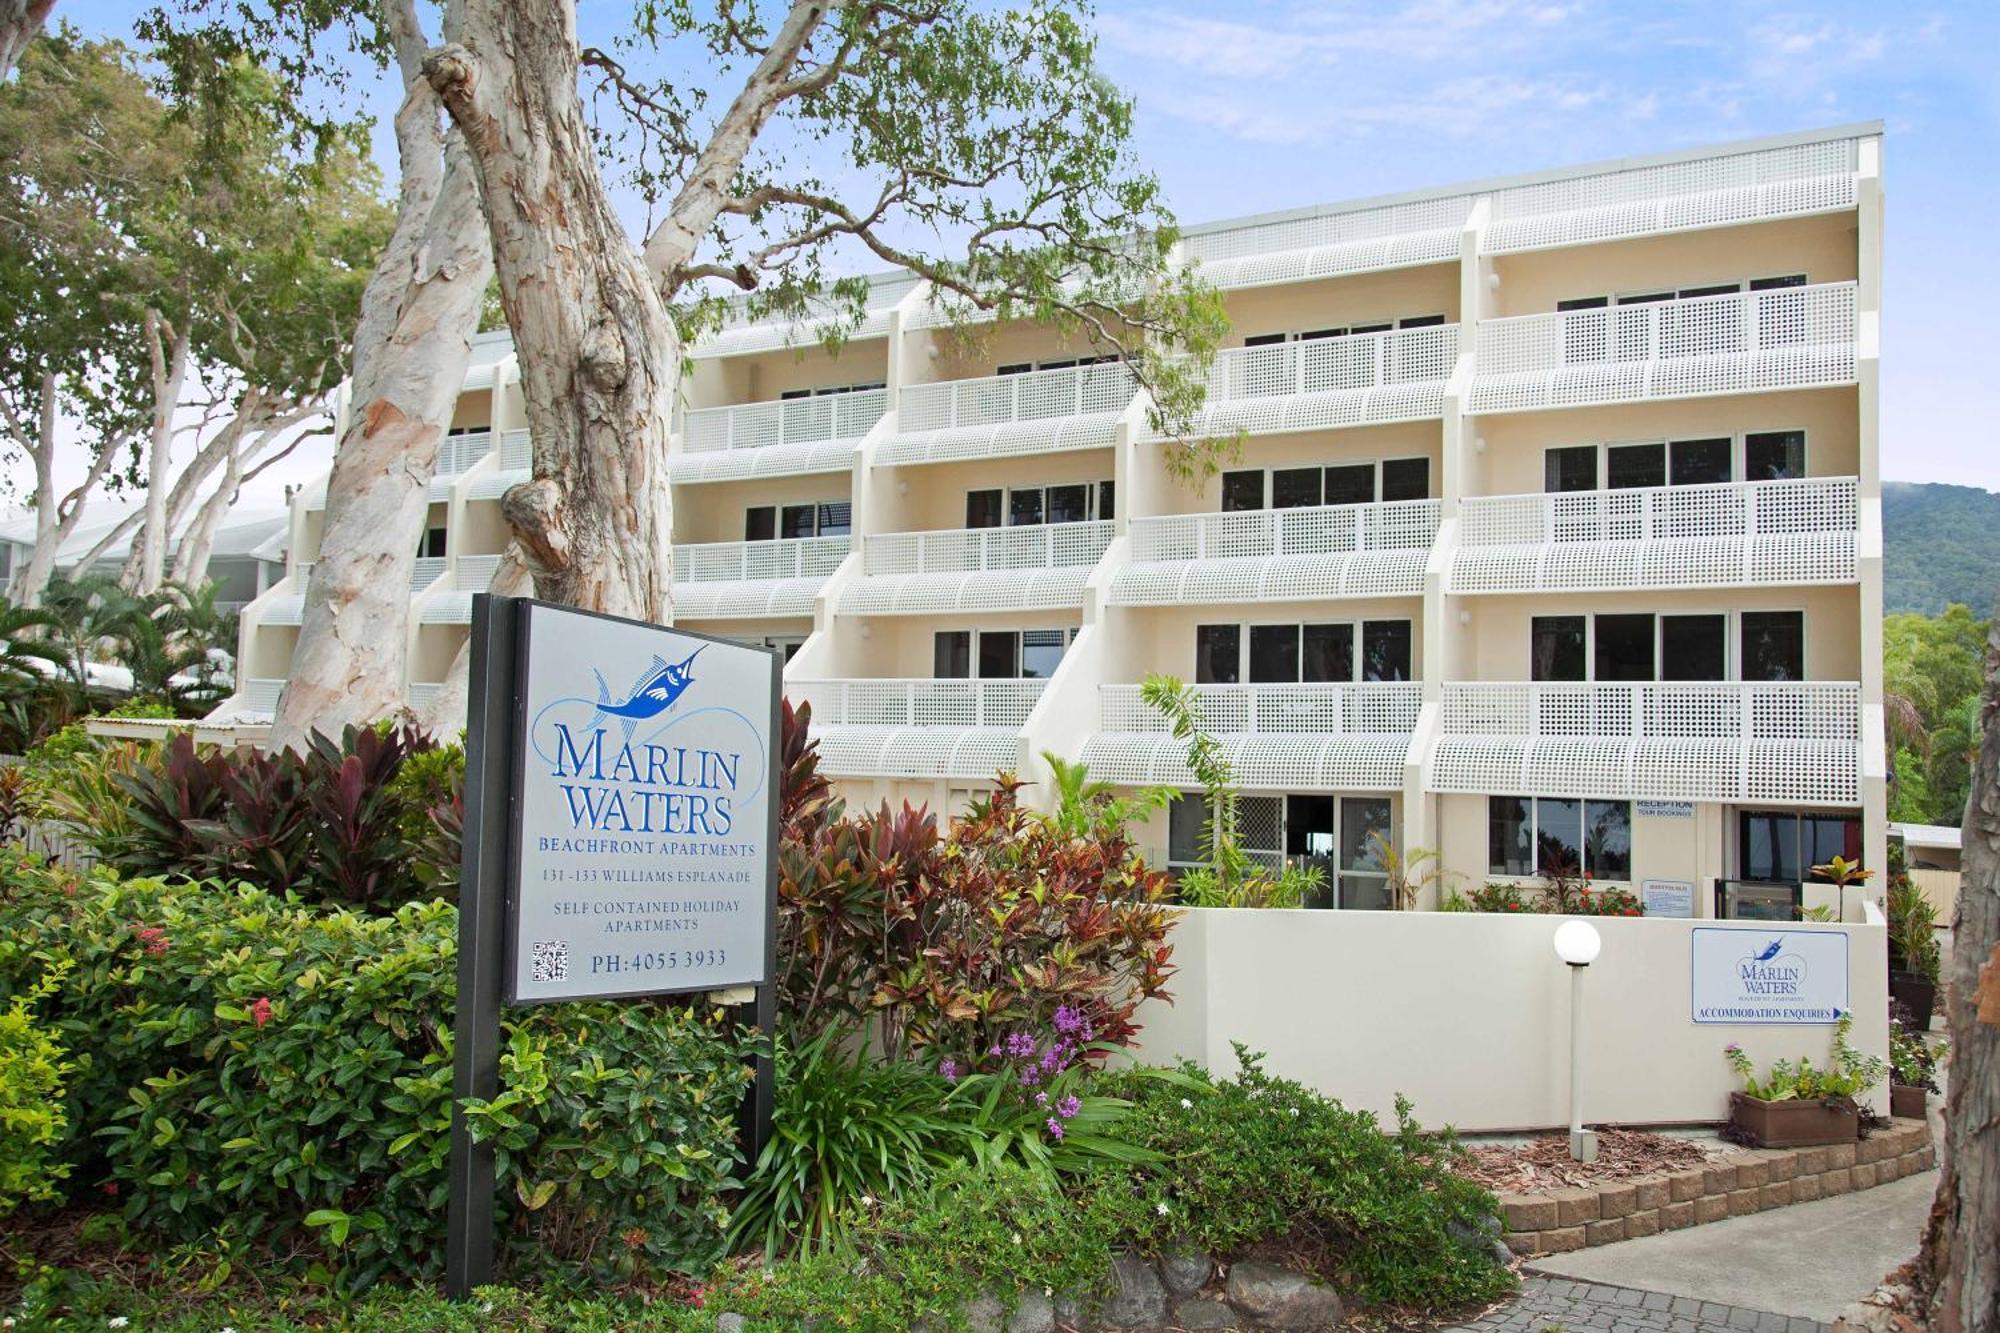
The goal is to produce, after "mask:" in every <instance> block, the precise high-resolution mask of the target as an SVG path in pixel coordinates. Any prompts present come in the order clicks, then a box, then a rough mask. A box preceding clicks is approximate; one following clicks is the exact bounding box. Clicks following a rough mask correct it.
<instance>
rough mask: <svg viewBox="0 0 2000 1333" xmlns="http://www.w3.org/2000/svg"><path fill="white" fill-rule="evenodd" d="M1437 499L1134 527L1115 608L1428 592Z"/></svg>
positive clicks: (1141, 521)
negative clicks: (1425, 588) (1426, 580)
mask: <svg viewBox="0 0 2000 1333" xmlns="http://www.w3.org/2000/svg"><path fill="white" fill-rule="evenodd" d="M1437 529H1438V502H1437V501H1436V500H1400V501H1393V502H1390V503H1387V504H1370V505H1318V506H1313V507H1310V508H1302V509H1255V510H1246V511H1242V512H1239V513H1230V514H1178V515H1173V516H1170V517H1161V518H1135V519H1133V520H1132V521H1131V525H1130V536H1131V545H1132V559H1131V561H1130V563H1128V564H1126V565H1125V566H1124V567H1123V568H1121V569H1119V570H1118V572H1117V573H1116V574H1115V575H1113V576H1112V581H1111V589H1110V597H1111V601H1112V602H1114V603H1117V604H1120V605H1126V606H1157V605H1164V604H1168V603H1175V602H1184V603H1211V602H1280V601H1302V600H1310V599H1315V598H1324V597H1399V596H1409V595H1415V594H1418V593H1421V592H1422V591H1423V585H1424V563H1425V561H1426V560H1428V559H1429V555H1430V548H1431V543H1432V541H1433V540H1434V539H1435V538H1436V536H1437Z"/></svg>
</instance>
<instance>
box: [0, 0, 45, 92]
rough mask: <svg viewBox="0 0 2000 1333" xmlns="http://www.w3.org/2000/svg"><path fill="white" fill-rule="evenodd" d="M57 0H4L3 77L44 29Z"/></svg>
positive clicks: (0, 27)
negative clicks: (44, 24)
mask: <svg viewBox="0 0 2000 1333" xmlns="http://www.w3.org/2000/svg"><path fill="white" fill-rule="evenodd" d="M55 7H56V0H0V79H4V78H6V77H7V76H8V75H9V74H11V73H13V72H14V66H16V65H18V64H19V63H21V52H23V51H25V50H27V49H28V43H29V42H32V41H33V40H35V34H37V33H39V32H40V31H41V30H42V24H43V23H44V22H46V21H47V19H48V17H49V11H50V10H51V9H54V8H55Z"/></svg>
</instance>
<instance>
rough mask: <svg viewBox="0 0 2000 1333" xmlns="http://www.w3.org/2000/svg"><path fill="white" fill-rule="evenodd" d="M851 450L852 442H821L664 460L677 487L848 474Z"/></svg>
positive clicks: (852, 464) (678, 455)
mask: <svg viewBox="0 0 2000 1333" xmlns="http://www.w3.org/2000/svg"><path fill="white" fill-rule="evenodd" d="M854 450H855V441H853V440H823V441H821V442H820V443H818V444H771V445H766V446H764V447H763V448H761V449H715V450H710V451H708V452H706V453H698V454H674V455H673V456H672V457H670V458H668V459H667V475H668V477H670V478H672V480H673V481H674V483H675V484H676V485H682V486H684V485H688V484H691V483H695V482H704V481H745V480H748V479H750V478H752V477H798V476H805V475H807V474H809V473H814V472H849V471H852V470H853V468H854Z"/></svg>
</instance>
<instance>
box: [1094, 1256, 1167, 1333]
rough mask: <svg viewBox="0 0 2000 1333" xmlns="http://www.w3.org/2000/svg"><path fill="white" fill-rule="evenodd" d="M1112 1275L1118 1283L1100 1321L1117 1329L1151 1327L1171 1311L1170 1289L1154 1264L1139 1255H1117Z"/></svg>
mask: <svg viewBox="0 0 2000 1333" xmlns="http://www.w3.org/2000/svg"><path fill="white" fill-rule="evenodd" d="M1111 1277H1112V1280H1113V1281H1114V1282H1115V1283H1116V1284H1117V1290H1115V1291H1114V1292H1112V1294H1111V1295H1110V1297H1108V1298H1107V1299H1106V1300H1105V1302H1104V1304H1103V1305H1102V1306H1101V1307H1099V1309H1098V1311H1097V1322H1098V1323H1100V1324H1109V1325H1110V1326H1111V1327H1113V1328H1151V1327H1153V1326H1155V1325H1157V1324H1158V1323H1159V1322H1160V1320H1161V1319H1163V1318H1165V1316H1166V1313H1167V1289H1166V1288H1165V1287H1163V1286H1161V1285H1160V1278H1159V1274H1157V1273H1155V1272H1154V1271H1153V1266H1152V1265H1151V1264H1149V1263H1147V1262H1146V1261H1145V1260H1144V1259H1141V1258H1140V1257H1139V1256H1138V1255H1136V1254H1119V1255H1114V1256H1113V1257H1112V1260H1111Z"/></svg>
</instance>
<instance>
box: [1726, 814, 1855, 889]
mask: <svg viewBox="0 0 2000 1333" xmlns="http://www.w3.org/2000/svg"><path fill="white" fill-rule="evenodd" d="M1736 821H1737V822H1736V865H1737V873H1738V875H1739V876H1740V877H1742V878H1743V879H1747V880H1762V881H1766V882H1769V883H1774V884H1798V883H1803V882H1805V881H1806V880H1809V879H1810V880H1812V881H1814V882H1817V883H1824V882H1825V877H1824V876H1821V875H1815V874H1813V873H1812V868H1813V867H1814V866H1820V865H1825V864H1826V863H1827V862H1829V861H1831V860H1832V859H1833V858H1834V857H1836V856H1840V857H1844V858H1846V859H1847V860H1849V861H1857V862H1858V861H1859V860H1860V859H1861V821H1860V820H1859V819H1857V818H1854V817H1853V816H1850V815H1838V814H1828V815H1820V814H1813V815H1800V814H1792V813H1789V812H1786V811H1766V810H1744V811H1742V812H1740V813H1739V814H1738V815H1737V817H1736Z"/></svg>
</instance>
